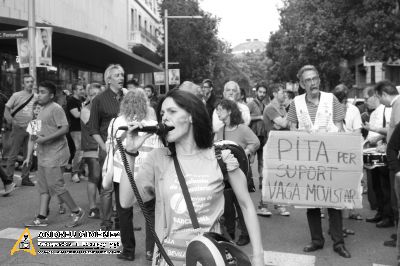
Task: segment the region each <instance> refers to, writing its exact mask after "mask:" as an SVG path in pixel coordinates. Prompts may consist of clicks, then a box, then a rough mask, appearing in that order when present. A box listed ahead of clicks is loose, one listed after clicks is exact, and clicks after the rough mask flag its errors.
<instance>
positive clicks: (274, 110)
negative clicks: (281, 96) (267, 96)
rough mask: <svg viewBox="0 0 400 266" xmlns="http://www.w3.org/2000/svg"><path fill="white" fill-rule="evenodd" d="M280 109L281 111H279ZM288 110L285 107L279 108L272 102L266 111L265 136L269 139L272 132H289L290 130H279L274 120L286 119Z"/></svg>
mask: <svg viewBox="0 0 400 266" xmlns="http://www.w3.org/2000/svg"><path fill="white" fill-rule="evenodd" d="M278 109H279V110H278ZM286 115H287V113H286V109H285V107H283V106H282V107H281V108H279V107H277V106H276V105H275V104H274V103H273V102H270V103H269V104H268V105H267V106H266V107H265V110H264V114H263V120H264V123H265V136H266V137H268V134H269V132H270V131H271V130H288V128H279V127H278V126H277V125H275V123H274V119H276V118H278V117H282V118H284V117H286Z"/></svg>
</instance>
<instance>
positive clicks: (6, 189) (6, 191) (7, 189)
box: [3, 182, 15, 196]
mask: <svg viewBox="0 0 400 266" xmlns="http://www.w3.org/2000/svg"><path fill="white" fill-rule="evenodd" d="M14 189H15V183H14V182H12V183H10V184H8V185H5V187H4V193H3V196H8V195H9V194H10V193H11V192H13V191H14Z"/></svg>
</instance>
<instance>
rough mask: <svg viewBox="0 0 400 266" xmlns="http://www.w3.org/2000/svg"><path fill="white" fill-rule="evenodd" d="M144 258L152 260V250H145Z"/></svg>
mask: <svg viewBox="0 0 400 266" xmlns="http://www.w3.org/2000/svg"><path fill="white" fill-rule="evenodd" d="M146 260H148V261H152V260H153V252H151V251H146Z"/></svg>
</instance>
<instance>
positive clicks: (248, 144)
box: [216, 99, 260, 246]
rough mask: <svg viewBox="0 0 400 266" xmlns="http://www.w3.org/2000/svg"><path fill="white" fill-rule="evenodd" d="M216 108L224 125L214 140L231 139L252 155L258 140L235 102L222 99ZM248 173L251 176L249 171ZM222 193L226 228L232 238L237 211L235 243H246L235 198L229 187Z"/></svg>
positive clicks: (245, 230) (241, 219)
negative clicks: (245, 123) (237, 236)
mask: <svg viewBox="0 0 400 266" xmlns="http://www.w3.org/2000/svg"><path fill="white" fill-rule="evenodd" d="M216 110H217V115H218V118H219V119H220V120H221V121H222V122H223V123H224V126H223V127H222V128H221V129H220V130H219V131H218V132H217V135H216V140H222V139H223V140H231V141H233V142H235V143H236V144H238V145H240V146H241V147H242V148H243V149H244V151H245V153H246V155H247V156H248V157H253V156H254V154H255V152H256V151H257V149H258V147H260V141H259V140H258V138H257V136H256V135H255V134H254V132H253V131H252V130H251V129H250V128H249V127H248V126H246V125H244V124H243V119H242V114H241V112H240V110H239V107H238V106H237V104H236V103H235V102H234V101H231V100H228V99H223V100H222V101H221V102H220V103H219V104H218V105H217V109H216ZM248 174H249V175H250V177H251V175H252V173H251V171H249V173H248ZM224 195H225V199H226V200H225V212H224V218H225V227H226V230H227V232H228V234H229V236H230V237H231V238H232V240H234V239H235V221H236V219H235V217H236V212H237V214H238V218H239V220H238V227H239V229H240V231H241V235H240V236H239V240H238V241H237V244H238V245H239V246H244V245H247V244H248V243H249V242H250V239H249V234H248V232H247V228H246V225H245V223H244V218H243V213H242V211H241V210H240V207H239V203H238V201H237V198H236V197H235V194H234V193H233V191H232V190H231V189H226V190H225V192H224ZM235 209H236V211H235Z"/></svg>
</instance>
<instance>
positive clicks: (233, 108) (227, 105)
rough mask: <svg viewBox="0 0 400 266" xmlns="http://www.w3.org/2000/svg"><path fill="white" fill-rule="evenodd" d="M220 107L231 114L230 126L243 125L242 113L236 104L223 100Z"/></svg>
mask: <svg viewBox="0 0 400 266" xmlns="http://www.w3.org/2000/svg"><path fill="white" fill-rule="evenodd" d="M218 106H221V108H223V109H225V110H227V111H230V112H231V115H230V118H231V123H230V126H237V125H239V124H243V118H242V113H241V112H240V110H239V107H238V105H237V103H236V102H234V101H231V100H228V99H222V100H221V102H220V103H219V104H218Z"/></svg>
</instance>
